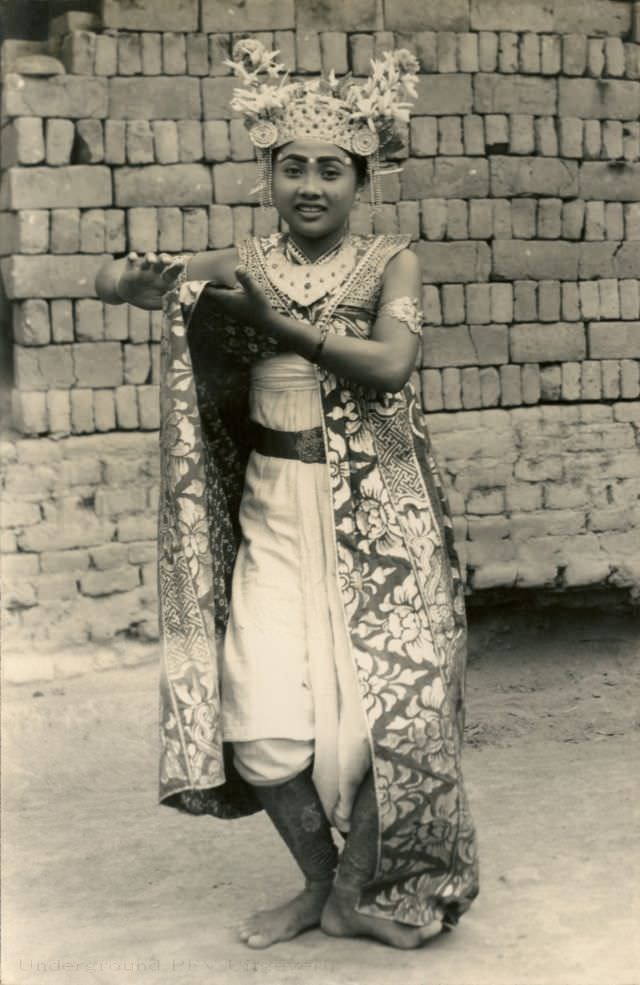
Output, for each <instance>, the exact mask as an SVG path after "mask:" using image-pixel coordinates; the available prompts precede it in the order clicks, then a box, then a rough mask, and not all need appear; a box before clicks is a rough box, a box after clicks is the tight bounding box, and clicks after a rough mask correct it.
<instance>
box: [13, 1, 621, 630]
mask: <svg viewBox="0 0 640 985" xmlns="http://www.w3.org/2000/svg"><path fill="white" fill-rule="evenodd" d="M246 34H253V35H258V36H260V37H261V38H262V39H263V40H264V41H266V42H267V43H268V44H270V45H273V46H274V47H276V48H278V49H280V52H281V57H282V59H283V60H284V61H285V62H287V63H288V64H289V65H290V66H291V67H292V68H293V70H294V71H295V72H296V73H297V74H299V75H313V74H315V73H318V72H319V71H323V72H327V71H329V70H330V69H334V70H335V71H336V73H337V74H342V73H344V72H346V71H348V70H351V71H352V72H353V73H354V74H355V75H356V76H362V75H363V74H365V73H366V72H367V70H368V64H369V59H370V58H371V57H372V56H373V55H375V54H377V53H379V52H381V51H384V50H386V49H389V48H391V47H392V46H403V47H408V48H410V49H411V50H412V51H414V52H415V54H416V55H417V57H418V59H419V62H420V70H421V77H420V85H419V98H418V101H417V105H416V107H415V114H414V116H413V118H412V121H411V125H410V127H408V128H407V131H406V140H405V147H404V150H403V151H402V152H401V153H400V154H399V157H400V158H401V160H402V163H403V165H404V169H403V172H402V174H401V175H399V176H398V175H396V176H392V177H389V178H387V179H385V186H384V197H385V204H384V205H383V207H382V208H381V209H380V211H379V212H378V213H377V214H376V215H375V216H374V217H372V216H371V215H370V213H369V210H368V209H367V207H366V206H364V205H362V206H360V207H359V208H358V210H357V212H356V213H355V215H354V218H353V228H354V229H355V230H357V231H364V232H370V231H373V232H397V231H404V232H409V233H410V234H411V237H412V239H413V241H414V248H415V250H416V252H417V254H418V256H419V257H420V260H421V263H422V269H423V283H424V287H423V303H424V310H425V333H424V347H423V351H422V357H421V365H420V374H419V380H420V383H421V392H422V398H423V403H424V408H425V411H426V412H427V414H428V417H429V420H430V424H431V430H432V433H433V435H434V442H435V445H436V449H437V452H438V455H439V459H440V462H441V465H442V467H443V471H444V473H445V477H446V479H447V482H448V486H449V490H450V495H451V505H452V507H453V511H454V514H455V520H456V531H457V537H458V544H459V548H460V551H461V554H462V557H463V560H464V562H465V564H466V565H467V580H468V585H469V589H470V590H471V591H478V590H482V589H486V588H495V587H500V586H505V587H507V586H509V587H511V586H521V587H523V588H525V587H526V588H531V589H537V588H541V587H545V586H546V587H552V588H557V589H559V590H562V589H571V588H574V587H577V586H588V585H607V584H613V585H617V586H620V587H622V588H629V589H630V590H632V591H633V590H637V587H638V585H639V584H640V560H639V558H640V533H639V529H640V525H639V523H638V521H639V511H638V497H639V495H640V456H639V453H638V431H639V426H640V404H639V402H638V397H639V395H640V373H639V357H640V302H639V290H638V277H639V276H640V204H639V202H638V199H639V197H640V163H639V157H640V124H639V122H638V121H639V116H640V3H637V2H628V0H590V2H589V3H585V2H584V0H519V2H517V3H516V2H512V0H447V2H445V3H443V2H442V0H384V2H383V0H349V2H347V3H345V2H344V0H305V2H302V0H298V2H294V0H243V2H240V0H138V2H136V3H131V2H129V0H104V2H103V3H102V6H101V13H100V15H98V17H96V16H95V14H91V13H87V14H83V13H81V12H77V11H76V12H74V13H71V14H67V15H66V16H63V17H59V18H57V19H56V21H55V22H54V23H53V24H52V25H51V32H50V40H49V44H48V46H47V48H46V50H45V49H44V48H43V47H42V46H38V45H34V44H33V43H31V44H30V45H22V46H21V45H20V44H19V43H15V42H13V43H6V44H5V46H4V50H3V74H4V80H3V118H2V166H3V170H4V175H3V184H2V195H1V207H2V214H1V215H0V241H1V242H2V254H3V258H2V280H3V284H4V292H5V294H6V298H7V302H6V306H5V321H6V320H7V318H8V319H9V320H10V322H11V331H12V351H13V393H12V414H13V428H14V431H13V432H12V434H11V435H10V436H9V439H8V441H7V443H6V444H5V447H4V456H3V457H4V461H5V465H6V467H7V468H6V471H7V475H6V479H5V490H4V510H3V527H4V529H3V534H2V538H3V539H2V547H3V549H4V552H5V554H6V558H5V564H4V569H5V575H6V582H7V589H6V599H7V605H8V611H7V612H6V614H5V640H6V641H7V643H8V644H9V645H11V644H12V642H13V641H24V640H25V639H27V640H29V641H30V645H32V646H34V647H36V648H37V647H39V646H51V647H53V646H58V645H61V644H65V643H78V644H80V643H83V642H84V641H86V640H87V639H93V640H109V639H111V638H113V637H114V635H118V634H123V633H129V634H135V633H137V634H140V635H143V636H144V635H151V636H152V635H153V633H154V629H153V626H154V604H155V580H154V575H153V556H154V535H155V515H154V511H155V498H156V495H157V464H158V463H157V435H156V429H157V427H158V383H159V379H158V371H159V370H158V344H159V338H160V321H159V318H158V317H157V315H156V313H154V314H152V315H149V314H147V313H145V312H141V311H137V310H133V309H132V310H127V308H126V307H121V308H113V307H105V306H103V305H102V304H101V303H100V302H99V301H97V300H96V298H95V295H94V291H93V278H94V275H95V272H96V270H97V269H98V267H99V266H100V264H101V263H102V261H103V258H104V256H105V255H106V254H112V253H115V254H122V253H124V252H126V251H128V250H130V249H134V250H139V251H143V250H152V249H159V250H165V251H169V252H178V251H182V250H186V251H195V250H203V249H207V248H223V247H227V246H229V245H231V244H232V243H233V242H234V241H235V240H237V239H238V238H240V237H242V236H244V235H246V234H249V233H252V232H254V233H263V232H264V233H266V232H269V231H271V229H272V228H273V226H272V223H273V216H272V215H267V216H265V215H264V214H262V213H261V212H260V211H259V210H258V209H257V207H256V204H255V199H254V198H253V197H252V196H251V194H250V189H251V188H252V187H253V185H254V183H255V171H254V164H253V163H252V158H253V155H252V148H251V145H250V143H249V141H248V139H247V136H246V132H245V131H244V128H243V126H242V123H241V121H240V120H239V119H237V118H234V117H233V115H232V114H231V112H230V109H229V98H230V94H231V90H232V88H233V86H234V81H233V79H232V78H231V77H230V75H229V70H228V68H227V67H226V66H225V65H224V60H225V58H227V57H228V55H229V52H230V49H231V47H232V45H233V42H234V40H235V39H237V38H238V37H241V36H246ZM45 55H47V56H49V57H51V56H53V57H54V58H55V59H57V60H58V61H57V67H55V66H56V63H55V62H54V63H53V65H54V67H53V68H52V66H51V63H49V68H48V71H49V72H57V73H58V74H49V75H46V74H44V75H43V74H37V73H38V72H40V73H42V72H44V71H45V70H46V65H45V66H44V67H43V64H42V59H43V56H45ZM25 58H26V61H25ZM34 58H35V63H34V61H33V59H34ZM34 72H35V73H36V74H34Z"/></svg>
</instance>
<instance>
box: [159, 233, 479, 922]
mask: <svg viewBox="0 0 640 985" xmlns="http://www.w3.org/2000/svg"><path fill="white" fill-rule="evenodd" d="M407 242H408V237H402V236H377V237H351V244H352V245H353V244H355V246H356V258H355V262H354V263H353V264H352V267H351V269H350V271H347V273H346V274H345V276H344V279H343V280H342V282H341V283H340V284H339V286H338V287H337V288H336V289H333V290H331V291H329V292H328V293H327V294H326V295H325V296H324V297H322V298H321V299H320V300H317V301H316V302H314V303H313V304H312V305H311V306H310V307H308V308H306V309H303V308H299V307H296V306H295V305H293V306H292V302H291V301H290V300H288V299H287V298H286V297H284V296H283V294H282V292H281V291H279V290H278V288H277V286H276V285H274V284H273V283H272V281H271V280H270V279H269V263H268V261H269V256H270V255H271V254H273V251H280V250H282V248H283V246H282V237H281V236H279V235H275V236H272V237H269V238H266V239H252V240H248V241H246V242H245V243H244V244H243V245H242V246H241V248H240V250H239V251H240V258H241V261H242V262H243V263H244V265H245V266H246V267H247V269H248V270H249V271H250V273H252V274H253V276H254V277H255V278H256V279H257V280H258V282H259V283H260V284H261V286H262V288H263V290H264V291H265V293H266V294H267V297H268V298H269V300H270V302H271V303H272V305H273V306H274V307H276V308H279V309H280V310H283V311H287V313H289V314H291V315H293V316H295V317H305V318H307V319H308V320H311V321H313V322H314V323H316V324H320V325H322V324H328V326H329V331H330V332H331V333H335V334H338V335H345V336H351V337H355V338H367V337H368V335H369V334H370V331H371V327H372V324H373V322H374V320H375V314H376V310H377V305H378V300H379V297H380V292H381V287H382V279H383V273H384V268H385V265H386V263H387V262H388V260H389V259H390V258H391V257H393V256H394V255H395V254H396V253H398V252H399V251H400V250H401V249H402V248H404V247H405V246H406V245H407ZM203 287H204V284H202V283H193V282H183V283H181V284H179V285H178V286H177V287H176V288H175V289H174V290H173V291H172V292H171V293H170V294H169V295H167V297H166V299H165V331H164V337H163V345H162V358H163V364H162V365H163V368H162V388H161V389H162V395H161V412H162V413H161V417H162V426H161V447H162V490H161V504H160V552H159V586H160V615H161V631H162V638H163V650H164V668H163V675H162V684H161V739H162V757H161V767H160V797H161V800H162V801H163V802H165V803H167V804H170V805H172V806H175V807H178V808H179V809H182V810H187V811H189V812H191V813H210V814H214V815H216V816H218V817H233V816H239V815H243V814H247V813H250V812H252V811H254V810H257V809H258V804H257V801H256V800H255V797H254V795H253V792H252V790H251V788H250V787H249V786H247V785H246V784H245V783H244V781H242V779H241V778H240V777H239V776H238V774H237V773H236V772H235V770H234V767H233V763H232V760H231V748H230V744H225V743H224V737H223V736H222V735H221V733H220V698H219V691H218V667H219V659H220V654H221V652H222V651H221V646H222V639H223V637H224V632H225V627H226V623H227V619H228V613H229V597H230V585H231V574H232V571H233V563H234V559H235V554H236V551H237V547H238V543H239V537H240V531H239V526H238V511H239V504H240V498H241V494H242V482H243V474H244V468H245V466H246V462H247V458H248V454H249V451H250V448H249V444H248V429H247V427H246V422H247V408H248V389H249V367H250V365H251V363H252V362H253V361H254V360H255V359H260V358H264V357H266V356H269V355H273V354H275V353H276V352H278V351H279V350H278V345H277V343H276V342H275V341H274V340H273V339H269V338H268V337H266V336H265V335H264V334H261V333H260V332H259V331H257V330H255V329H252V328H248V327H246V326H238V325H234V324H232V323H229V322H228V321H224V320H222V319H221V318H220V316H219V315H217V314H216V313H215V312H214V311H213V310H212V309H211V307H209V306H208V302H207V296H206V291H203ZM318 385H319V387H320V393H321V398H322V405H323V411H324V437H325V447H326V453H327V465H328V469H329V475H330V483H331V497H332V504H331V505H332V508H333V516H334V529H335V549H336V559H337V573H338V579H339V588H340V593H341V598H342V601H343V607H344V617H345V620H346V626H347V630H348V635H349V638H350V642H351V649H352V655H353V660H354V662H355V666H356V669H357V673H358V678H359V682H360V687H361V694H362V701H363V704H364V707H365V710H366V716H367V721H368V726H369V729H370V741H371V759H372V764H373V776H374V782H375V789H376V797H377V804H378V822H379V823H378V828H379V842H378V859H377V866H376V871H375V876H374V879H373V881H372V882H371V884H370V885H369V886H368V887H367V888H366V890H365V891H364V892H363V894H362V896H361V900H360V905H359V907H358V909H359V912H361V913H366V914H369V915H373V916H379V917H380V916H383V917H387V918H390V919H396V920H400V921H402V922H404V923H407V924H411V925H415V926H421V925H424V924H428V923H430V922H431V921H432V920H434V919H436V920H437V919H444V920H446V921H447V922H449V923H455V921H456V920H457V918H458V916H459V915H460V914H461V913H463V912H464V911H465V910H466V909H467V908H468V907H469V905H470V904H471V901H472V900H473V898H474V897H475V895H476V894H477V890H478V867H477V855H476V841H475V832H474V827H473V822H472V819H471V815H470V813H469V809H468V805H467V799H466V796H465V792H464V787H463V781H462V773H461V747H462V734H463V721H464V704H463V702H464V675H465V653H466V648H465V645H466V623H465V610H464V596H463V586H462V581H461V576H460V569H459V566H458V562H457V559H456V555H455V551H454V546H453V536H452V525H451V520H450V517H449V514H448V512H447V508H446V501H445V497H444V494H443V490H442V486H441V483H440V480H439V477H438V471H437V468H436V464H435V462H434V459H433V455H432V451H431V446H430V442H429V438H428V435H427V430H426V427H425V421H424V418H423V416H422V413H421V410H420V404H419V401H418V398H417V397H416V394H415V392H414V389H413V387H412V385H411V384H410V383H409V384H407V385H406V386H405V387H404V388H403V390H402V391H400V392H399V393H395V394H393V393H386V394H380V393H376V392H374V391H371V390H368V389H366V388H365V387H363V386H360V385H358V384H353V383H351V382H348V381H346V380H341V379H338V378H336V377H335V376H334V375H333V374H332V373H330V372H328V371H326V370H322V369H318Z"/></svg>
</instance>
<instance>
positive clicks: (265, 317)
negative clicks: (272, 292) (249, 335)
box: [205, 267, 275, 329]
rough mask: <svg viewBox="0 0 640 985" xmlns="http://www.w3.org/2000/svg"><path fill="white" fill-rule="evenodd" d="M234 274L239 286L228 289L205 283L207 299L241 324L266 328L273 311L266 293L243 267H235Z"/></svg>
mask: <svg viewBox="0 0 640 985" xmlns="http://www.w3.org/2000/svg"><path fill="white" fill-rule="evenodd" d="M235 275H236V280H237V281H238V284H239V287H236V288H233V289H230V288H226V287H214V286H213V285H212V284H207V287H206V288H205V293H206V296H207V299H208V300H209V301H211V302H212V303H213V305H214V307H215V308H217V309H218V310H219V311H221V312H223V313H224V314H225V315H227V316H228V317H229V318H231V319H232V320H233V321H235V322H238V323H239V324H241V325H252V326H253V327H254V328H263V329H268V328H269V326H270V321H271V319H272V318H273V315H274V314H275V311H274V309H273V308H272V307H271V304H270V303H269V300H268V298H267V296H266V294H265V293H264V291H263V290H262V288H261V287H260V286H259V285H258V283H257V282H256V281H255V280H254V278H253V277H252V276H251V274H250V273H249V272H248V270H246V268H245V267H236V270H235Z"/></svg>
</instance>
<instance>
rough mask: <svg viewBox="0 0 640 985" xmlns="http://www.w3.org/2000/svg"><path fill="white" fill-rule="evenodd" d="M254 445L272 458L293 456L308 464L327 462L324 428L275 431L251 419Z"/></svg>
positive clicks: (261, 452)
mask: <svg viewBox="0 0 640 985" xmlns="http://www.w3.org/2000/svg"><path fill="white" fill-rule="evenodd" d="M251 440H252V442H253V447H254V448H255V450H256V451H257V452H259V453H260V454H261V455H269V456H270V457H271V458H291V459H294V460H297V461H299V462H305V463H306V464H307V465H313V464H317V463H320V462H326V457H325V452H324V437H323V434H322V428H321V427H316V428H307V429H306V430H305V431H274V430H273V429H272V428H265V427H263V426H262V424H258V423H257V422H256V421H251Z"/></svg>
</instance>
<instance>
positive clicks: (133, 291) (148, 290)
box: [118, 253, 182, 311]
mask: <svg viewBox="0 0 640 985" xmlns="http://www.w3.org/2000/svg"><path fill="white" fill-rule="evenodd" d="M181 267H182V261H181V260H174V258H173V257H171V256H169V254H168V253H160V254H159V255H156V254H155V253H145V254H144V256H142V257H140V256H138V254H137V253H129V254H128V256H127V262H126V265H125V268H124V270H123V272H122V274H121V275H120V278H119V280H118V294H119V295H120V297H121V298H122V299H123V301H128V302H129V304H133V305H135V306H136V307H137V308H144V309H146V310H147V311H150V310H154V309H158V308H162V298H163V297H164V295H165V294H166V293H167V291H169V290H170V289H171V287H172V285H173V282H174V281H175V279H176V277H177V276H178V274H179V273H180V269H181Z"/></svg>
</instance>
